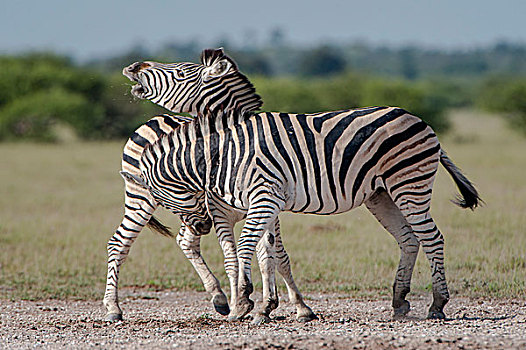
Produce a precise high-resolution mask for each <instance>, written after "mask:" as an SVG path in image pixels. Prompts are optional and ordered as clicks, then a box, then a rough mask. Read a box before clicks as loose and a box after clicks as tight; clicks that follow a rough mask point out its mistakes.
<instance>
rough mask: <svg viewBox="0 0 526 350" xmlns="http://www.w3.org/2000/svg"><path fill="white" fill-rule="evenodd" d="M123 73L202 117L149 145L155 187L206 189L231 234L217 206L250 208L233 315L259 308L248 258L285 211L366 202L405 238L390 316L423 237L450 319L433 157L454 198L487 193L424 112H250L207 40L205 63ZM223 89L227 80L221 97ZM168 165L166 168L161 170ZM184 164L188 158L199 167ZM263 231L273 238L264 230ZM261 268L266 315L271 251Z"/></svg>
mask: <svg viewBox="0 0 526 350" xmlns="http://www.w3.org/2000/svg"><path fill="white" fill-rule="evenodd" d="M124 74H125V75H126V76H127V77H128V78H130V80H132V81H134V82H136V83H137V84H136V85H134V86H133V87H132V93H133V94H134V95H135V96H137V97H139V98H142V99H147V100H150V101H152V102H154V103H156V104H158V105H160V106H163V107H165V108H167V109H169V110H171V111H173V112H189V113H194V114H195V115H196V116H197V117H196V118H195V119H194V120H192V121H190V122H189V123H186V124H184V126H181V127H178V128H175V129H174V131H173V132H172V133H170V134H168V135H165V136H161V137H160V138H159V140H158V141H156V142H155V143H153V144H152V145H150V146H149V147H147V148H146V149H145V151H144V153H143V155H142V157H141V161H140V170H141V178H142V179H143V180H144V182H145V183H146V184H147V186H148V188H149V189H150V191H151V193H152V195H153V197H156V196H157V192H158V191H166V190H169V188H170V186H172V185H173V184H187V185H188V186H189V188H190V189H191V190H192V191H197V192H199V191H205V196H206V200H207V205H208V209H209V212H210V214H211V216H212V218H213V221H214V225H215V226H216V229H217V227H218V226H221V225H224V226H225V227H223V233H222V234H223V235H233V233H232V232H231V227H228V228H227V226H231V225H230V223H228V222H216V214H217V212H218V208H219V207H228V206H230V207H231V208H233V209H232V210H233V211H238V212H241V213H242V216H243V217H246V222H245V224H244V227H243V230H242V233H241V236H240V238H239V240H238V245H237V256H236V252H235V251H234V252H232V249H231V247H230V249H227V250H225V246H224V245H223V244H221V246H222V248H223V249H224V254H225V261H227V260H229V259H230V260H231V261H232V262H233V263H234V264H235V265H236V266H234V267H233V268H232V267H230V271H228V270H227V275H228V277H229V280H230V285H231V293H232V295H235V296H236V298H237V299H235V302H231V305H230V306H231V311H230V314H229V317H230V318H241V317H243V316H244V315H246V314H247V313H248V312H250V310H251V309H252V307H253V302H252V301H251V300H250V299H249V296H250V294H251V292H252V290H253V288H252V282H251V259H252V256H253V254H254V251H255V250H256V249H257V246H258V244H263V245H265V246H266V247H267V248H266V249H267V251H269V252H272V251H273V249H275V239H274V237H275V235H276V234H277V232H276V226H277V223H278V215H279V213H280V212H281V211H291V212H298V213H308V214H318V215H330V214H336V213H343V212H346V211H349V210H351V209H354V208H356V207H358V206H360V205H362V204H364V205H365V206H366V207H367V208H368V210H369V211H370V212H371V213H372V214H373V216H374V217H375V218H376V219H377V220H378V221H379V222H380V224H382V225H383V227H384V228H385V229H386V230H387V231H388V232H389V233H391V234H392V235H393V237H394V238H395V240H396V241H397V243H398V245H399V247H400V251H401V254H400V262H399V266H398V269H397V272H396V275H395V281H394V284H393V301H392V306H393V310H394V316H395V317H398V316H404V315H406V314H407V313H408V312H409V310H410V305H409V302H408V301H407V300H406V296H407V294H408V293H409V291H410V284H411V276H412V272H413V268H414V264H415V261H416V257H417V254H418V250H419V247H420V245H421V246H422V248H423V250H424V252H425V254H426V257H427V258H428V261H429V264H430V268H431V276H432V285H433V301H432V304H431V306H430V308H429V312H428V317H429V318H436V319H443V318H445V314H444V311H443V309H444V306H445V305H446V303H447V302H448V300H449V292H448V287H447V282H446V276H445V269H444V239H443V236H442V233H441V232H440V231H439V230H438V228H437V226H436V225H435V223H434V221H433V219H432V217H431V215H430V212H429V209H430V201H431V193H432V187H433V182H434V179H435V175H436V172H437V168H438V164H439V163H441V164H442V165H443V166H444V167H445V169H446V170H447V171H448V173H449V174H450V175H451V176H452V178H453V180H454V181H455V183H456V185H457V187H458V188H459V190H460V193H461V196H462V197H459V198H457V199H456V200H455V203H456V204H457V205H459V206H460V207H462V208H471V209H474V208H476V207H477V206H478V205H479V204H480V203H481V199H480V197H479V194H478V192H477V190H476V189H475V187H474V186H473V185H472V183H471V182H470V181H469V180H468V179H467V178H466V177H465V176H464V175H463V174H462V172H461V171H460V169H459V168H458V167H457V166H456V165H455V164H454V163H453V162H452V161H451V160H450V158H449V157H448V156H447V155H446V153H445V151H444V150H443V149H442V147H441V146H440V143H439V141H438V138H437V136H436V134H435V133H434V132H433V130H432V129H431V127H430V126H428V125H427V124H426V123H425V122H424V121H422V120H421V119H420V118H418V117H416V116H414V115H412V114H410V113H409V112H407V111H406V110H404V109H402V108H398V107H385V106H380V107H366V108H361V109H350V110H342V111H331V112H320V113H314V114H290V113H278V112H261V113H254V112H252V111H251V110H250V109H248V110H247V109H243V108H242V105H240V104H235V105H233V103H232V99H231V96H233V95H235V94H236V92H238V91H240V90H242V89H243V90H244V91H247V90H246V89H245V88H244V87H243V86H238V85H231V84H229V83H230V82H231V81H232V80H233V79H234V78H233V77H235V76H236V75H237V74H239V73H238V69H237V65H236V64H235V63H234V61H233V60H232V59H231V58H230V57H228V56H227V55H226V54H224V52H223V50H222V49H219V50H205V51H204V52H203V54H202V64H201V65H199V64H192V63H174V64H161V63H156V62H139V63H135V64H132V65H131V66H129V67H127V68H125V69H124ZM214 78H215V79H214ZM216 91H221V93H222V94H221V95H220V97H219V96H217V95H214V92H216ZM250 91H252V90H250ZM254 95H255V91H254ZM210 96H214V97H215V98H210ZM255 96H257V95H255ZM254 99H256V97H253V98H252V100H254ZM244 101H251V99H250V98H248V97H247V99H245V100H244ZM247 103H248V102H247ZM240 106H241V107H240ZM197 164H199V166H196V165H197ZM163 168H167V169H170V171H165V172H162V171H160V169H163ZM179 169H191V170H192V173H193V176H192V177H191V178H189V177H188V176H186V175H185V173H183V172H181V171H179ZM172 199H173V200H177V199H176V198H175V199H174V198H172ZM234 220H235V219H232V220H231V221H234ZM219 236H220V237H219V239H220V242H221V239H222V238H221V235H219ZM263 236H265V237H267V239H263V240H261V237H263ZM269 260H271V259H269ZM226 267H227V263H226V262H225V268H226ZM262 274H263V276H262V278H263V281H264V285H263V288H264V289H263V292H264V295H265V296H268V297H267V298H266V299H265V300H264V302H263V307H262V310H263V311H260V312H259V313H258V317H260V318H261V317H267V316H268V311H269V310H272V308H273V305H274V304H275V302H274V300H277V292H276V289H275V284H274V265H273V263H272V261H271V263H270V264H269V266H268V267H267V268H266V269H265V268H264V269H262ZM265 281H267V283H265Z"/></svg>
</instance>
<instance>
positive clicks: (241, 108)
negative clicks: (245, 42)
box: [200, 48, 263, 118]
mask: <svg viewBox="0 0 526 350" xmlns="http://www.w3.org/2000/svg"><path fill="white" fill-rule="evenodd" d="M200 59H201V63H202V64H203V66H205V67H211V66H212V65H214V64H216V63H218V62H219V61H221V60H226V61H227V62H228V63H230V65H231V69H230V72H229V73H228V74H226V75H224V76H223V77H221V78H220V79H221V84H222V85H223V86H224V87H225V90H226V91H225V92H226V94H227V95H226V101H224V102H222V103H220V104H217V105H215V106H214V104H213V103H212V104H210V105H208V106H206V108H205V109H204V111H202V113H203V114H204V115H206V116H208V117H209V118H215V117H217V115H219V114H224V112H226V113H227V114H230V113H238V114H241V115H244V114H245V113H246V112H252V111H257V110H259V109H260V108H261V106H262V105H263V100H262V99H261V96H259V95H258V94H257V93H256V88H255V87H254V85H253V84H252V82H251V81H250V80H249V79H248V78H247V77H246V76H245V75H244V74H243V73H241V72H240V71H239V69H238V65H237V63H236V62H235V61H234V60H233V59H232V58H231V57H229V56H228V55H227V54H225V52H224V51H223V48H219V49H205V50H203V52H202V53H201V58H200ZM225 104H226V106H225Z"/></svg>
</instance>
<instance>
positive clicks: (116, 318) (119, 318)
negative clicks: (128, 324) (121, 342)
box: [106, 314, 122, 322]
mask: <svg viewBox="0 0 526 350" xmlns="http://www.w3.org/2000/svg"><path fill="white" fill-rule="evenodd" d="M106 321H109V322H118V321H122V314H107V315H106Z"/></svg>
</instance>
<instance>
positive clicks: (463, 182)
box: [440, 149, 484, 210]
mask: <svg viewBox="0 0 526 350" xmlns="http://www.w3.org/2000/svg"><path fill="white" fill-rule="evenodd" d="M440 163H442V165H443V166H444V168H446V170H447V172H448V173H449V174H450V175H451V177H452V178H453V181H455V184H456V185H457V187H458V189H459V191H460V194H461V195H462V196H457V197H456V198H455V199H454V200H452V202H453V203H455V204H456V205H458V206H459V207H461V208H469V209H471V210H473V209H475V208H476V207H477V206H479V205H480V204H482V203H484V201H483V200H482V199H481V198H480V196H479V194H478V192H477V189H476V188H475V186H473V184H472V183H471V182H470V181H469V180H468V179H467V178H466V177H465V176H464V174H462V171H460V169H459V168H458V167H457V166H456V165H455V164H454V163H453V162H452V161H451V159H449V157H448V156H447V154H446V152H445V151H444V150H443V149H440Z"/></svg>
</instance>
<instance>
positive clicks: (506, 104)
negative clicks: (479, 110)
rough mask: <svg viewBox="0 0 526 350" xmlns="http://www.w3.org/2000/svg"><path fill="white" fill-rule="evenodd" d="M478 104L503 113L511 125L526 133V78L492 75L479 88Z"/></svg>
mask: <svg viewBox="0 0 526 350" xmlns="http://www.w3.org/2000/svg"><path fill="white" fill-rule="evenodd" d="M477 102H478V105H479V106H481V107H483V108H485V109H486V110H488V111H491V112H497V113H501V114H503V115H505V116H506V117H507V119H508V122H509V123H510V125H511V127H512V128H514V129H516V130H519V131H520V132H522V133H524V134H526V79H516V78H506V77H492V78H489V79H487V80H486V81H485V82H484V84H482V87H481V89H480V94H479V98H478V101H477Z"/></svg>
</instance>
